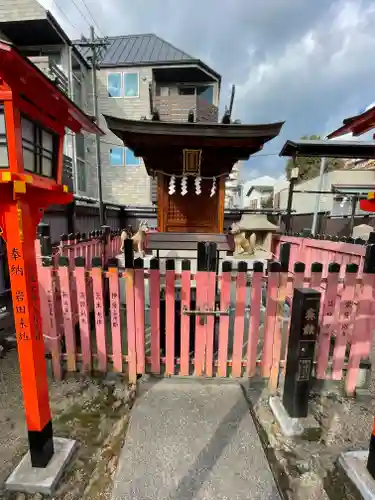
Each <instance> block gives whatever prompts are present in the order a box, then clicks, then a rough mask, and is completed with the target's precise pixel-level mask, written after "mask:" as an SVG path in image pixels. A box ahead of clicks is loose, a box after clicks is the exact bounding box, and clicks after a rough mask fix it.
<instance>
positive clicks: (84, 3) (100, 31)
mask: <svg viewBox="0 0 375 500" xmlns="http://www.w3.org/2000/svg"><path fill="white" fill-rule="evenodd" d="M82 3H83V5H84V6H85V8H86V10H87V12H88V14H89V16H90V17H91V19H92V22H93V23H94V25H95V27H96V28H97V30H98V31H99V33H100V34H101V35H102V36H103V37H104V33H103V32H102V30H101V29H100V28H99V26H98V23H97V22H96V21H95V19H94V16H93V15H92V13H91V10H90V9H89V8H88V6H87V3H86V2H85V0H82Z"/></svg>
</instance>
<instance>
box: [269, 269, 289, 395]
mask: <svg viewBox="0 0 375 500" xmlns="http://www.w3.org/2000/svg"><path fill="white" fill-rule="evenodd" d="M287 285H288V272H282V273H280V276H279V286H278V291H277V307H276V321H275V327H274V332H273V342H272V366H271V373H270V379H269V383H268V390H269V391H270V393H271V394H274V393H275V392H276V390H277V385H278V382H279V371H280V359H281V347H282V329H281V321H282V318H283V317H284V304H285V298H286V291H287Z"/></svg>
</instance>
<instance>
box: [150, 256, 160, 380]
mask: <svg viewBox="0 0 375 500" xmlns="http://www.w3.org/2000/svg"><path fill="white" fill-rule="evenodd" d="M149 284H150V321H151V372H152V373H156V374H159V373H160V262H159V259H157V258H152V259H151V261H150V278H149Z"/></svg>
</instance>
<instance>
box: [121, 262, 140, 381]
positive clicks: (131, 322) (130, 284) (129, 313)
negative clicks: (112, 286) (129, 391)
mask: <svg viewBox="0 0 375 500" xmlns="http://www.w3.org/2000/svg"><path fill="white" fill-rule="evenodd" d="M123 276H124V278H125V300H126V331H127V337H128V338H127V340H128V342H127V343H128V364H129V368H128V371H129V382H130V383H132V384H135V383H136V381H137V352H136V342H135V308H134V301H135V299H134V269H125V272H124V274H123Z"/></svg>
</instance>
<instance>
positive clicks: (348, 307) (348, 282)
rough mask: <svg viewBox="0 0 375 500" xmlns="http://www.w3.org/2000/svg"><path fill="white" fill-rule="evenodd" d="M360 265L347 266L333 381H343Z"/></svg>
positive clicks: (336, 341) (335, 350)
mask: <svg viewBox="0 0 375 500" xmlns="http://www.w3.org/2000/svg"><path fill="white" fill-rule="evenodd" d="M357 273H358V264H347V266H346V273H345V278H344V289H343V290H342V294H341V300H340V312H339V328H338V329H337V331H336V339H335V349H334V351H333V359H332V379H333V380H341V378H342V370H343V368H344V363H345V353H346V346H347V342H348V340H349V339H350V337H351V330H352V328H353V321H354V318H355V308H354V305H353V301H354V295H355V290H356V283H357Z"/></svg>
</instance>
